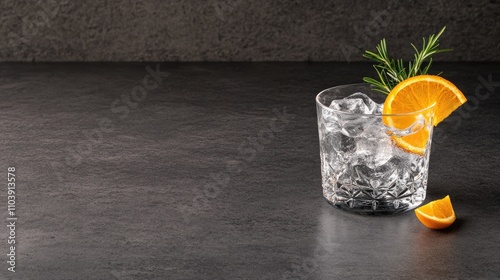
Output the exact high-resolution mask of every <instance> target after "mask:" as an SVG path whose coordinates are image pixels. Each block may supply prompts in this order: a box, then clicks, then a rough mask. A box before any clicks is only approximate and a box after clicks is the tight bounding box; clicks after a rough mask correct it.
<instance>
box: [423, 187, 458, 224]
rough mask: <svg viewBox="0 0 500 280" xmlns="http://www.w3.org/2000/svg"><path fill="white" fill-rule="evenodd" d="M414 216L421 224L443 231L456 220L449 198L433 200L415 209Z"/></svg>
mask: <svg viewBox="0 0 500 280" xmlns="http://www.w3.org/2000/svg"><path fill="white" fill-rule="evenodd" d="M415 214H416V215H417V218H418V219H419V220H420V222H421V223H422V224H424V225H425V226H426V227H428V228H432V229H443V228H447V227H449V226H451V224H453V222H455V220H456V218H457V217H456V216H455V211H454V210H453V206H452V205H451V200H450V196H449V195H447V196H446V197H445V198H443V199H439V200H434V201H432V202H429V203H427V204H426V205H424V206H420V207H419V208H417V209H415Z"/></svg>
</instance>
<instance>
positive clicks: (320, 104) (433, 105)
mask: <svg viewBox="0 0 500 280" xmlns="http://www.w3.org/2000/svg"><path fill="white" fill-rule="evenodd" d="M346 86H369V85H368V84H367V83H356V84H344V85H337V86H333V87H330V88H326V89H324V90H322V91H320V92H319V93H318V94H317V95H316V98H315V99H316V104H319V106H321V107H322V108H323V109H325V110H328V111H331V112H335V113H337V114H343V115H350V116H365V117H381V116H393V117H394V116H409V115H415V114H419V113H422V112H424V111H427V110H429V109H432V108H434V107H435V106H436V103H433V104H432V105H430V106H428V107H426V108H423V109H420V110H417V111H413V112H408V113H400V114H359V113H351V112H345V111H340V110H336V109H332V108H330V107H327V106H325V105H324V104H323V103H321V102H320V101H319V96H320V95H321V94H322V93H324V92H326V91H328V90H332V89H335V88H338V87H346ZM380 94H383V93H380Z"/></svg>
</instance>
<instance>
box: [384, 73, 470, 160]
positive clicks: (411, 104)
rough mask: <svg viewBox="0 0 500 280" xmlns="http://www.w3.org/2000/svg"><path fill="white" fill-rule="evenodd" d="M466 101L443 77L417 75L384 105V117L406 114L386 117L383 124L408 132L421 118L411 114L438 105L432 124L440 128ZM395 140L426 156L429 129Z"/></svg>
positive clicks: (389, 96)
mask: <svg viewBox="0 0 500 280" xmlns="http://www.w3.org/2000/svg"><path fill="white" fill-rule="evenodd" d="M466 101H467V98H465V96H464V95H463V93H462V92H461V91H460V90H459V89H458V88H457V87H456V86H455V85H454V84H453V83H451V82H450V81H448V80H446V79H444V78H442V77H440V76H433V75H419V76H414V77H411V78H408V79H406V80H404V81H402V82H401V83H399V84H398V85H396V86H395V87H394V88H393V89H392V90H391V92H390V93H389V95H388V96H387V98H386V100H385V102H384V109H383V111H382V113H383V114H384V115H398V114H402V115H400V116H393V117H392V116H384V117H383V118H382V121H383V122H384V124H386V125H388V126H390V127H393V128H397V129H404V128H407V127H408V126H410V125H412V124H413V123H414V122H415V120H416V116H417V115H418V114H408V113H412V112H418V111H421V110H424V109H426V108H429V107H431V106H433V105H434V117H433V120H432V124H433V125H434V126H436V125H437V124H439V123H440V122H441V121H443V120H444V119H445V118H446V117H448V116H449V115H450V114H451V113H452V112H453V111H455V110H456V109H457V108H458V107H459V106H460V105H462V104H464V103H465V102H466ZM405 114H407V115H405ZM392 139H393V140H394V142H395V143H396V145H397V146H398V147H400V148H402V149H403V150H405V151H407V152H411V153H414V154H419V155H423V154H424V153H425V148H426V146H427V142H428V140H429V130H428V129H427V127H423V128H422V129H420V130H419V131H417V132H416V133H413V134H410V135H406V136H401V137H398V136H392Z"/></svg>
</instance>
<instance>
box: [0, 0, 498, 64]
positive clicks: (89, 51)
mask: <svg viewBox="0 0 500 280" xmlns="http://www.w3.org/2000/svg"><path fill="white" fill-rule="evenodd" d="M499 15H500V1H498V0H477V1H476V0H465V1H447V0H433V1H431V0H429V1H396V0H390V1H343V0H333V1H327V0H324V1H319V0H318V1H315V0H312V1H310V0H282V1H279V0H269V1H266V0H259V1H244V0H233V1H229V0H208V1H202V0H193V1H189V0H183V1H182V0H178V1H160V0H144V1H132V0H120V1H118V0H117V1H69V0H40V1H28V0H22V1H19V0H2V1H1V2H0V36H1V37H0V38H1V40H0V50H1V51H0V60H2V61H32V60H35V61H153V60H154V61H269V60H276V61H356V60H363V58H362V57H361V53H362V52H363V50H364V49H367V48H369V49H373V48H374V46H375V45H376V43H377V42H378V41H379V40H380V39H381V38H382V37H386V38H387V40H388V42H389V48H390V50H394V51H393V53H394V54H395V55H398V56H402V57H406V58H408V57H409V56H410V55H411V51H412V50H411V48H410V45H409V43H410V42H417V43H419V44H420V40H421V37H422V36H427V35H429V34H431V33H434V32H437V31H438V30H439V29H440V28H441V27H442V26H443V25H446V26H447V31H446V32H445V34H444V37H443V39H442V46H444V47H453V48H454V52H452V53H446V54H440V55H439V56H437V57H436V58H437V59H439V60H459V61H461V60H467V61H471V60H479V61H484V60H487V61H499V60H500V39H499V38H500V28H499V27H500V23H499V19H500V16H499Z"/></svg>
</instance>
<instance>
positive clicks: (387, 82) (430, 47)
mask: <svg viewBox="0 0 500 280" xmlns="http://www.w3.org/2000/svg"><path fill="white" fill-rule="evenodd" d="M445 29H446V26H444V27H443V28H442V29H441V31H439V33H438V34H432V35H430V36H429V38H428V39H427V41H426V40H425V38H422V41H423V44H422V49H421V50H418V49H417V47H416V46H415V45H414V44H411V46H412V47H413V49H414V50H415V54H414V56H413V61H409V62H408V67H405V63H404V62H403V60H402V59H397V60H394V59H392V58H389V52H388V51H387V43H386V42H385V39H382V40H381V41H380V43H379V44H378V45H377V47H376V48H377V51H376V52H372V51H368V50H367V51H365V53H364V54H363V56H364V57H366V58H368V59H370V60H373V61H375V62H376V63H377V64H374V65H373V68H375V71H376V72H377V76H378V79H379V80H376V79H374V78H370V77H364V78H363V81H364V82H365V83H368V84H371V85H372V88H373V90H375V91H379V92H382V93H385V94H389V92H390V91H391V89H392V88H394V87H395V86H396V85H397V84H398V83H400V82H402V81H403V80H405V79H408V78H410V77H413V76H417V75H424V74H427V73H428V72H429V68H430V67H431V64H432V57H431V56H432V55H434V54H436V53H440V52H447V51H451V50H452V49H439V48H438V47H439V37H440V36H441V34H443V32H444V30H445ZM426 60H427V61H428V62H427V65H426V66H425V67H423V68H422V66H423V64H424V62H425V61H426ZM407 69H408V70H407ZM439 74H441V73H439ZM439 74H438V75H439Z"/></svg>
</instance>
